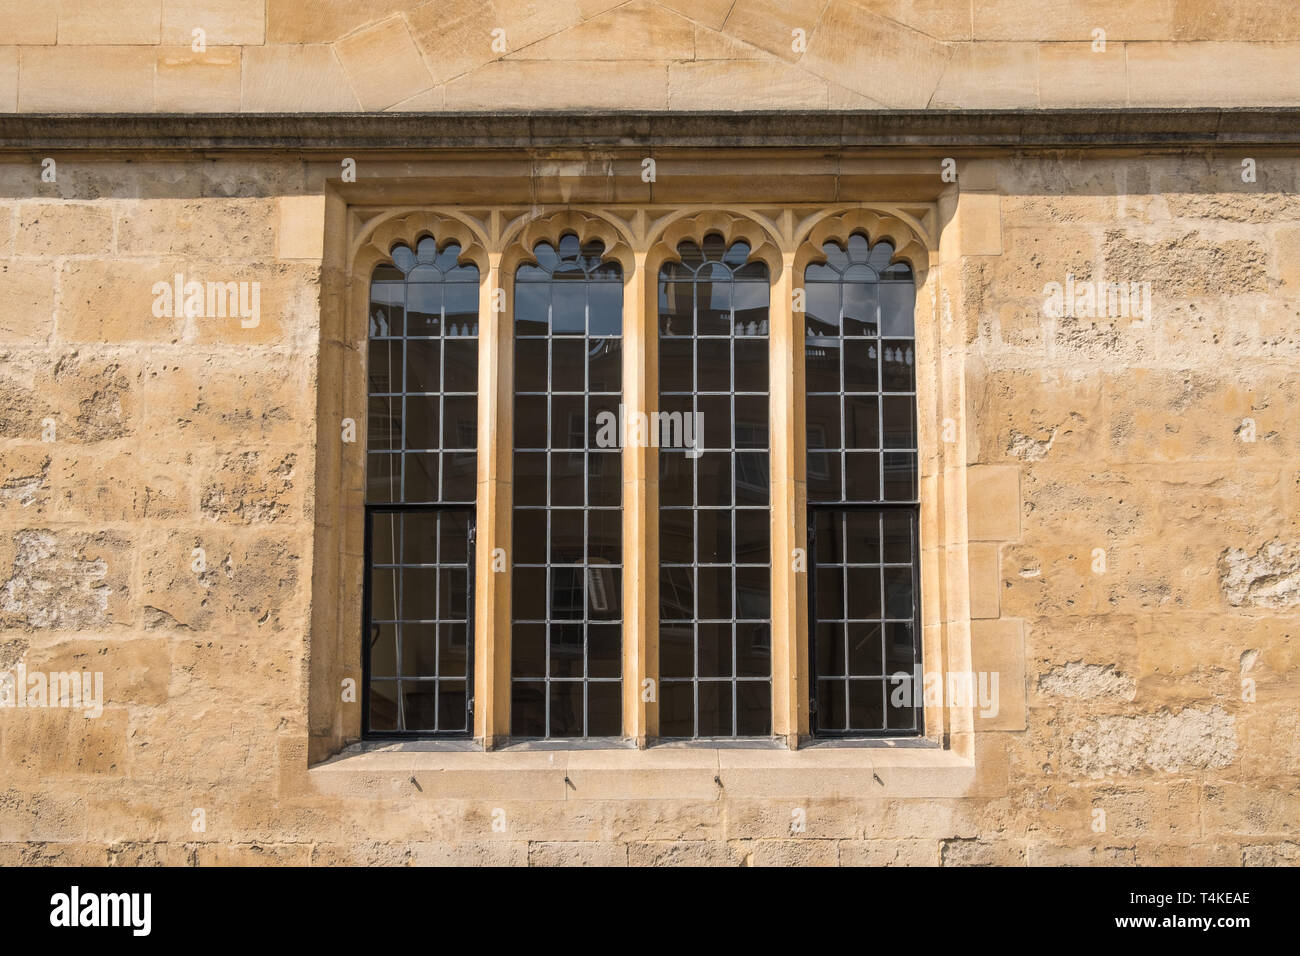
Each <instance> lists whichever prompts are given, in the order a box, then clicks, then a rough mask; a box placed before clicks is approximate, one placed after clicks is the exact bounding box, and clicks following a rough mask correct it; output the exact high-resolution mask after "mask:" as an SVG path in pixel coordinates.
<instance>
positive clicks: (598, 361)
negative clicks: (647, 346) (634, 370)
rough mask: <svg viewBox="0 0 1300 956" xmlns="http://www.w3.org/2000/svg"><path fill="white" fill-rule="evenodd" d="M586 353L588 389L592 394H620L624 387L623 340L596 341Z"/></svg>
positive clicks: (592, 342) (593, 341)
mask: <svg viewBox="0 0 1300 956" xmlns="http://www.w3.org/2000/svg"><path fill="white" fill-rule="evenodd" d="M586 351H587V368H588V378H587V387H588V388H589V389H590V390H591V391H592V392H614V393H617V392H619V391H620V390H621V389H622V387H623V340H622V339H595V340H592V341H591V343H590V345H588V347H587V350H586Z"/></svg>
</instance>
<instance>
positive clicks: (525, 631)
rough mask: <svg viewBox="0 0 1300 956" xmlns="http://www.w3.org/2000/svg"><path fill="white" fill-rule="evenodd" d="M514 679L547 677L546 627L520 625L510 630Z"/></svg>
mask: <svg viewBox="0 0 1300 956" xmlns="http://www.w3.org/2000/svg"><path fill="white" fill-rule="evenodd" d="M510 674H511V676H512V677H545V676H546V625H545V624H519V623H516V624H514V625H512V627H511V628H510Z"/></svg>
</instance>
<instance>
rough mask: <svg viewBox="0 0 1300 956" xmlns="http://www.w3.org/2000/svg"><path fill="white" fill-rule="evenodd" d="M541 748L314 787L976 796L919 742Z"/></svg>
mask: <svg viewBox="0 0 1300 956" xmlns="http://www.w3.org/2000/svg"><path fill="white" fill-rule="evenodd" d="M542 743H545V742H542V741H529V742H523V743H519V744H514V745H512V746H508V747H505V748H503V749H500V750H493V751H484V750H483V749H482V746H481V744H480V743H478V742H477V741H472V740H462V741H445V740H441V741H437V740H435V741H396V742H389V741H366V742H362V743H358V744H353V745H352V746H350V747H347V748H346V749H344V750H343V751H342V752H340V753H339V754H336V755H335V756H334V757H331V758H330V759H329V760H326V761H324V762H322V763H320V764H317V765H316V766H315V767H313V768H311V770H310V777H311V780H312V782H313V785H314V786H315V787H316V788H317V789H318V790H319V791H320V792H322V793H346V794H350V795H353V796H358V795H364V794H366V793H371V794H373V795H374V796H389V797H391V796H393V795H395V794H398V793H409V794H410V795H411V797H412V798H416V797H419V796H421V795H423V796H425V797H438V798H442V799H472V800H497V801H510V800H554V801H566V800H632V799H678V800H716V799H718V798H720V797H723V796H726V797H730V798H740V799H743V798H749V797H763V798H800V797H809V798H818V799H834V798H837V797H856V798H862V797H881V798H893V797H933V798H942V797H959V796H964V795H967V794H969V793H971V792H973V790H974V789H975V786H976V772H975V771H976V768H975V763H974V761H973V760H971V759H969V758H965V757H961V756H958V755H957V754H955V753H953V752H952V751H950V750H944V749H942V748H941V747H939V746H937V745H936V744H935V743H934V742H933V741H928V740H920V739H917V738H907V739H906V740H888V739H876V740H857V741H850V740H823V741H817V742H815V743H810V745H808V746H805V747H803V748H801V749H799V750H793V751H792V750H788V749H785V748H784V747H782V746H780V745H779V744H772V743H769V742H767V741H753V742H750V741H734V742H733V741H727V742H726V745H722V742H719V741H700V742H696V741H692V742H689V743H686V742H680V743H679V742H673V743H669V744H658V745H656V746H652V747H649V748H646V749H645V750H638V749H635V748H634V747H632V746H631V745H629V744H627V743H626V742H624V741H621V740H614V741H590V742H588V743H587V744H586V745H585V746H578V747H575V746H573V745H572V742H567V741H566V742H565V744H566V745H565V746H563V747H554V746H550V745H549V744H548V745H546V746H544V747H538V746H536V745H537V744H542ZM741 744H761V745H762V746H753V745H751V746H741Z"/></svg>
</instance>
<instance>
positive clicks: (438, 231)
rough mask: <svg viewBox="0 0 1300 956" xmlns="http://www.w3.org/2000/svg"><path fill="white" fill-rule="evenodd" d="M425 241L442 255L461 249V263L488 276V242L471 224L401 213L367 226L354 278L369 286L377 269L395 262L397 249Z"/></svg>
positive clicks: (430, 212) (359, 241)
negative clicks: (455, 247)
mask: <svg viewBox="0 0 1300 956" xmlns="http://www.w3.org/2000/svg"><path fill="white" fill-rule="evenodd" d="M426 237H430V238H432V239H433V241H434V242H435V243H437V245H438V251H440V252H441V251H442V250H443V249H445V248H447V246H449V245H451V244H452V243H455V244H457V245H459V246H460V256H459V257H458V261H459V262H460V263H461V264H462V265H464V264H467V263H473V264H474V265H475V266H477V267H478V270H479V274H480V275H483V274H486V272H487V269H488V256H487V242H486V238H485V237H484V236H483V235H482V234H481V233H480V232H479V230H478V229H477V228H476V227H475V226H474V225H473V224H472V223H470V222H469V221H468V220H466V219H464V218H462V217H460V216H459V215H456V214H453V213H440V212H438V211H436V210H402V211H398V212H394V213H392V214H390V215H387V216H383V217H381V218H380V219H378V220H376V221H374V222H371V223H367V225H366V228H365V230H363V232H362V234H361V235H360V236H359V237H358V238H357V243H356V249H355V251H354V252H353V255H352V275H355V276H359V277H363V278H364V279H365V281H367V282H369V281H370V275H371V273H372V272H373V271H374V268H375V266H377V265H379V264H380V263H382V262H392V261H393V249H394V248H395V247H397V246H399V245H406V246H409V247H410V248H412V249H414V248H415V247H416V245H417V244H418V243H419V241H420V240H421V239H424V238H426Z"/></svg>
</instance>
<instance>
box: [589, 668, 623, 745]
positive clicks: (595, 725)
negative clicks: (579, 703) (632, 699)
mask: <svg viewBox="0 0 1300 956" xmlns="http://www.w3.org/2000/svg"><path fill="white" fill-rule="evenodd" d="M622 731H623V685H622V682H621V681H591V682H588V684H587V735H588V736H590V737H617V736H618V735H619V734H620V733H622Z"/></svg>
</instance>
